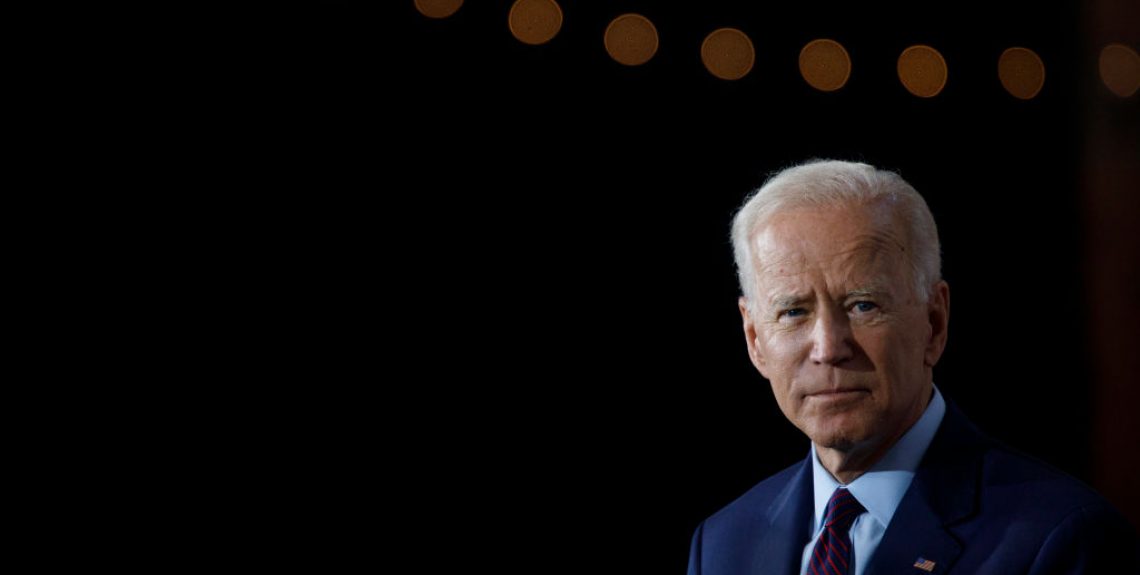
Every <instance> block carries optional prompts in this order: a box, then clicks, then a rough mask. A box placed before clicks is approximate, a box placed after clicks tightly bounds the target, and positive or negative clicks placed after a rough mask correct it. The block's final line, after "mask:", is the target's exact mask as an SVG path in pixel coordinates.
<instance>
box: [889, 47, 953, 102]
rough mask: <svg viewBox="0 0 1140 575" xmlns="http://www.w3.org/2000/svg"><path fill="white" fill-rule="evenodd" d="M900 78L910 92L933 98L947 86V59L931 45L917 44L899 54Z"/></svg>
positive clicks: (921, 96)
mask: <svg viewBox="0 0 1140 575" xmlns="http://www.w3.org/2000/svg"><path fill="white" fill-rule="evenodd" d="M898 72H899V80H900V81H901V82H902V85H903V87H904V88H906V90H907V91H908V92H910V93H911V94H914V95H915V96H918V97H920V98H933V97H934V96H937V95H938V93H939V92H941V91H942V89H943V88H945V87H946V76H947V73H946V59H945V58H943V57H942V54H939V53H938V50H935V49H934V48H931V47H930V46H924V45H921V44H920V45H917V46H911V47H909V48H907V49H906V50H903V52H902V54H900V55H899V63H898Z"/></svg>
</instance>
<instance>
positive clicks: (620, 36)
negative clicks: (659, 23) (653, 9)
mask: <svg viewBox="0 0 1140 575" xmlns="http://www.w3.org/2000/svg"><path fill="white" fill-rule="evenodd" d="M657 42H658V40H657V28H655V27H654V26H653V22H650V21H649V19H648V18H646V17H645V16H642V15H640V14H623V15H621V16H618V17H617V18H614V21H613V22H610V25H609V26H607V27H606V34H605V45H606V52H609V54H610V57H611V58H613V59H614V60H617V61H618V62H620V63H622V64H625V65H626V66H640V65H641V64H644V63H646V62H648V61H649V59H650V58H652V57H653V55H654V54H656V53H657Z"/></svg>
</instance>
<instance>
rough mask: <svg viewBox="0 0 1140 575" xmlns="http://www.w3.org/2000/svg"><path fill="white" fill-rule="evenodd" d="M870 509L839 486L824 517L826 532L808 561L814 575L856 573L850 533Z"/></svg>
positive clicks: (822, 534)
mask: <svg viewBox="0 0 1140 575" xmlns="http://www.w3.org/2000/svg"><path fill="white" fill-rule="evenodd" d="M866 510H867V509H866V508H864V507H863V506H862V505H861V504H860V503H859V501H858V500H857V499H855V496H854V495H851V492H850V491H847V490H846V489H844V488H842V487H840V488H839V489H836V490H835V493H832V494H831V499H830V500H829V501H828V502H827V509H826V510H825V512H824V514H823V524H824V528H823V533H821V534H820V536H819V540H818V541H816V543H815V549H813V550H812V552H811V561H809V562H808V571H807V572H808V573H810V574H811V575H847V574H848V573H854V572H855V566H854V565H852V564H851V562H852V561H853V560H854V558H855V555H854V553H852V549H851V536H850V535H848V534H847V531H848V530H849V529H851V524H852V523H854V522H855V518H856V517H858V516H859V514H860V513H863V512H864V511H866Z"/></svg>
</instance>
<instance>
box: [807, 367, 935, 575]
mask: <svg viewBox="0 0 1140 575" xmlns="http://www.w3.org/2000/svg"><path fill="white" fill-rule="evenodd" d="M945 414H946V401H945V400H944V399H942V393H941V392H939V391H938V387H937V386H935V387H934V397H932V398H931V400H930V404H929V405H927V406H926V411H924V412H923V413H922V417H920V418H919V419H918V421H917V422H915V424H914V425H913V426H912V427H911V428H910V429H909V430H907V432H906V433H905V434H903V436H902V438H900V439H899V441H898V443H895V445H894V447H892V448H891V449H890V451H888V452H887V453H886V455H884V456H883V458H882V459H880V460H879V462H878V463H876V464H875V465H873V466H872V467H871V469H870V470H868V471H867V472H866V473H864V474H863V475H860V476H859V477H858V478H857V479H856V480H855V481H852V482H851V483H850V484H848V485H842V484H841V483H839V482H838V481H836V480H835V478H834V477H832V476H831V473H830V472H828V471H827V469H825V468H824V467H823V464H822V463H820V462H819V456H818V455H817V454H816V452H815V444H814V443H813V444H812V446H811V466H812V480H813V481H812V483H813V485H814V490H815V515H814V516H812V533H815V535H814V536H813V537H812V539H811V541H810V542H808V544H807V546H805V547H804V553H803V563H802V565H801V569H800V573H801V574H805V575H806V574H807V570H808V561H809V560H810V559H811V555H812V550H813V549H815V544H816V541H817V540H818V539H819V536H820V534H821V533H822V532H823V526H822V523H823V512H824V510H825V508H826V507H827V502H828V500H829V499H831V494H832V493H833V492H834V491H835V490H836V489H838V488H839V487H846V488H847V490H848V491H850V492H851V495H854V496H855V499H857V500H858V501H859V503H861V504H863V507H865V508H866V509H867V511H865V512H863V513H861V514H860V515H859V517H858V518H856V519H855V523H853V524H852V525H851V531H850V532H849V534H850V536H851V543H852V545H851V547H852V550H851V552H852V554H853V555H854V559H855V571H854V573H853V574H852V575H862V574H863V573H864V572H865V571H866V569H867V563H868V562H869V560H870V558H871V555H872V554H874V552H875V549H876V548H878V547H879V542H880V541H882V540H883V533H884V532H885V531H886V530H887V526H888V525H890V524H891V518H892V517H894V515H895V510H896V509H898V506H899V503H900V502H901V501H902V498H903V495H905V494H906V490H907V488H909V487H910V482H911V480H912V479H914V471H915V470H916V469H918V464H919V462H921V461H922V456H923V455H924V454H925V453H926V448H927V447H930V441H931V440H933V439H934V433H935V432H936V431H938V425H939V424H941V423H942V416H943V415H945Z"/></svg>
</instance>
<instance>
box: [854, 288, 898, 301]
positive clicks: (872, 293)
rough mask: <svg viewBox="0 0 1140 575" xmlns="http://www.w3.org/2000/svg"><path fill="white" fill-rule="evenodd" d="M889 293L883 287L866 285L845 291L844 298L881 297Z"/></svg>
mask: <svg viewBox="0 0 1140 575" xmlns="http://www.w3.org/2000/svg"><path fill="white" fill-rule="evenodd" d="M889 293H890V292H889V291H888V290H886V289H884V288H881V287H878V286H868V287H863V288H858V289H853V290H851V291H849V292H847V298H846V299H852V298H857V297H876V298H881V297H884V296H886V295H888V294H889Z"/></svg>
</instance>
